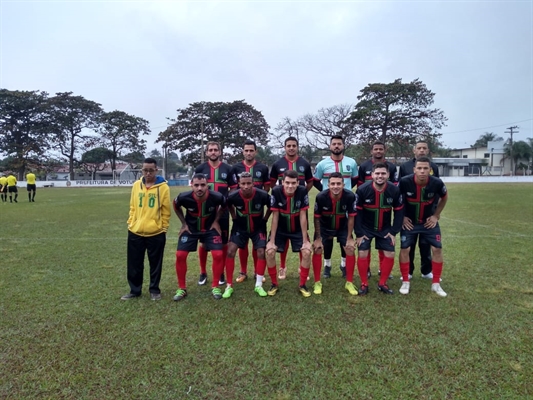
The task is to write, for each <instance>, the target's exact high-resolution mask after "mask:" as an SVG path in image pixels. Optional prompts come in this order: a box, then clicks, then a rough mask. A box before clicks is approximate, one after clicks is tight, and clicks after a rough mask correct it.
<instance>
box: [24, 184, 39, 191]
mask: <svg viewBox="0 0 533 400" xmlns="http://www.w3.org/2000/svg"><path fill="white" fill-rule="evenodd" d="M26 189H27V190H28V192H32V191H33V192H35V190H36V189H37V185H36V184H35V183H28V184H27V185H26Z"/></svg>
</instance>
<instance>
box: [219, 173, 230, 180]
mask: <svg viewBox="0 0 533 400" xmlns="http://www.w3.org/2000/svg"><path fill="white" fill-rule="evenodd" d="M220 176H221V177H222V179H226V178H227V177H228V174H226V173H225V172H222V173H221V174H220Z"/></svg>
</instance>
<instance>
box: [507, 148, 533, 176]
mask: <svg viewBox="0 0 533 400" xmlns="http://www.w3.org/2000/svg"><path fill="white" fill-rule="evenodd" d="M531 158H533V148H532V147H531V146H530V145H529V143H527V142H525V141H523V140H519V141H517V142H513V145H512V147H511V145H510V142H509V141H507V142H506V143H505V146H504V159H512V160H513V170H514V171H513V173H516V170H517V168H518V164H519V161H522V160H523V161H526V164H529V160H530V159H531Z"/></svg>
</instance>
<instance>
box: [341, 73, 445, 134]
mask: <svg viewBox="0 0 533 400" xmlns="http://www.w3.org/2000/svg"><path fill="white" fill-rule="evenodd" d="M434 97H435V94H434V93H433V92H432V91H430V90H429V89H428V88H427V87H426V85H425V84H424V83H422V82H421V81H420V80H418V79H415V80H414V81H412V82H410V83H402V80H401V79H396V80H395V81H394V82H392V83H371V84H369V85H367V86H366V87H365V88H363V89H362V90H361V94H360V95H359V96H357V100H359V102H358V103H357V104H356V105H355V108H354V110H353V112H352V113H351V114H350V116H349V117H348V118H347V119H346V120H345V127H344V129H345V132H346V135H350V136H352V137H353V141H354V142H358V143H367V144H370V143H371V142H373V141H375V140H381V141H382V142H384V143H387V144H390V143H392V142H398V141H402V140H407V142H409V143H411V142H413V141H414V140H416V138H421V137H423V138H425V139H427V138H430V137H440V136H441V134H439V133H437V132H436V131H437V130H439V129H441V128H442V127H444V126H446V124H445V123H446V121H447V118H446V117H445V116H444V113H443V112H442V111H441V110H439V109H437V108H430V107H431V105H432V104H433V102H434V100H433V99H434Z"/></svg>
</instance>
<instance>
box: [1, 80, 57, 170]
mask: <svg viewBox="0 0 533 400" xmlns="http://www.w3.org/2000/svg"><path fill="white" fill-rule="evenodd" d="M47 98H48V93H46V92H42V91H19V90H7V89H0V148H1V149H2V152H3V153H5V154H6V155H8V156H10V159H9V168H10V169H11V170H13V171H17V172H18V174H17V175H18V179H22V177H23V174H24V171H25V169H26V167H27V165H28V164H30V163H35V162H37V161H38V160H39V159H40V158H42V157H43V155H44V154H45V153H46V152H47V150H49V148H50V146H49V145H50V141H49V136H48V133H49V132H50V122H49V119H48V109H47Z"/></svg>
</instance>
